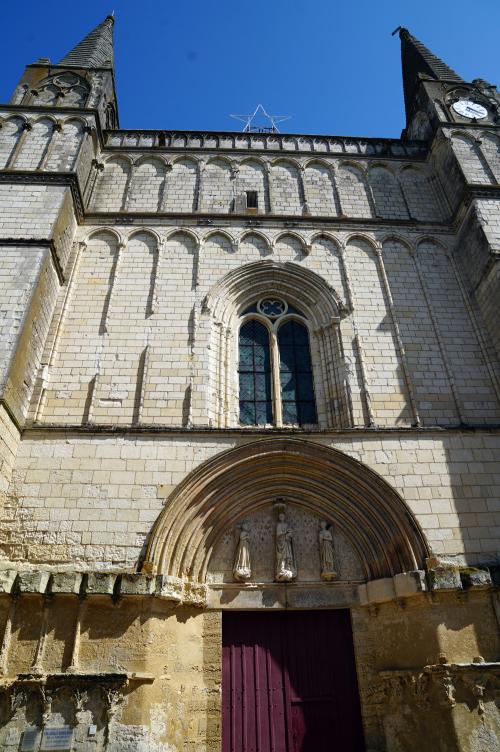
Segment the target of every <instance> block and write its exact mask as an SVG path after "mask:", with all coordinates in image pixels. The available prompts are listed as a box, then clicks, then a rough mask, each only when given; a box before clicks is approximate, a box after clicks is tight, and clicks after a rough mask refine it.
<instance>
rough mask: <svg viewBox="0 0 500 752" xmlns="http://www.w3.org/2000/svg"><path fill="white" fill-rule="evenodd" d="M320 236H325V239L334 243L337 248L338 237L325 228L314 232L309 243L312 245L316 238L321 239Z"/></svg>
mask: <svg viewBox="0 0 500 752" xmlns="http://www.w3.org/2000/svg"><path fill="white" fill-rule="evenodd" d="M322 238H325V239H326V240H330V241H331V242H332V243H335V245H336V246H337V248H338V247H339V246H340V242H339V239H338V238H336V237H335V235H332V233H331V232H327V231H326V230H319V232H315V233H314V235H313V236H312V237H311V240H310V241H309V244H310V245H311V246H312V245H313V243H315V242H316V241H317V240H321V239H322Z"/></svg>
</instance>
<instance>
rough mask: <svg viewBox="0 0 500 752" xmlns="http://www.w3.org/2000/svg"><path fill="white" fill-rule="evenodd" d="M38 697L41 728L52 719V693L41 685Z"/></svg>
mask: <svg viewBox="0 0 500 752" xmlns="http://www.w3.org/2000/svg"><path fill="white" fill-rule="evenodd" d="M40 695H41V698H42V708H43V709H42V726H46V725H47V724H48V723H49V722H50V719H51V717H52V702H53V699H54V695H53V691H52V690H51V689H47V687H46V686H44V685H43V684H41V685H40Z"/></svg>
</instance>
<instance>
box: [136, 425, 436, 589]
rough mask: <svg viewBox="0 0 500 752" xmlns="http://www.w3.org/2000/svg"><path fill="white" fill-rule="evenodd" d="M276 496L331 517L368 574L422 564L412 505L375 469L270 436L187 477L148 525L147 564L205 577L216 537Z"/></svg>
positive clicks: (424, 550) (423, 551)
mask: <svg viewBox="0 0 500 752" xmlns="http://www.w3.org/2000/svg"><path fill="white" fill-rule="evenodd" d="M277 497H284V498H285V499H286V500H287V501H288V502H289V503H290V504H294V505H297V506H299V507H301V508H302V509H304V510H306V511H309V512H310V513H312V514H315V515H317V516H320V517H326V518H327V519H331V520H333V521H334V522H335V524H336V525H337V526H338V529H339V530H340V531H341V532H342V533H343V534H344V535H345V536H346V537H347V538H348V539H349V541H350V542H351V544H352V545H353V547H354V548H355V550H356V552H357V554H358V556H359V558H360V561H361V562H362V565H363V568H364V571H365V576H366V578H367V579H378V578H383V577H392V576H393V575H395V574H398V573H400V572H407V571H411V570H414V569H419V568H420V569H421V568H423V566H424V561H425V558H426V557H427V556H428V555H429V547H428V544H427V542H426V539H425V537H424V534H423V533H422V531H421V529H420V527H419V525H418V523H417V522H416V520H415V518H414V516H413V514H412V513H411V511H410V509H409V507H408V506H407V505H406V503H405V501H404V500H403V499H402V497H401V496H400V495H399V494H398V493H397V492H396V491H395V489H394V488H393V487H392V486H390V485H389V484H388V483H387V481H385V480H384V479H383V478H382V477H381V476H379V475H378V474H377V473H376V472H374V471H373V470H371V469H370V468H369V467H367V466H366V465H363V464H362V463H360V462H359V461H358V460H355V459H353V458H352V457H349V456H348V455H346V454H344V453H343V452H340V451H338V450H336V449H331V448H329V447H326V446H324V445H321V444H317V443H314V442H311V441H305V440H298V439H290V438H279V437H273V438H270V439H263V440H260V441H256V442H250V443H249V444H245V445H244V446H241V447H237V448H236V449H230V450H228V451H226V452H222V453H221V454H218V455H217V456H216V457H214V458H213V459H211V460H208V461H207V462H205V463H203V464H202V465H201V466H200V467H198V468H197V469H195V470H194V471H193V472H192V473H191V474H190V475H188V476H187V478H186V479H185V480H184V481H183V482H182V483H181V484H180V485H179V486H178V487H177V488H176V490H175V491H174V493H173V494H172V496H171V497H170V498H169V501H168V504H167V506H166V507H165V509H164V510H163V511H162V512H161V514H160V516H159V517H158V519H157V521H156V523H155V525H154V527H153V530H152V534H151V539H150V542H149V547H148V553H147V566H148V567H150V568H152V570H153V571H154V572H160V573H162V574H168V575H172V576H176V577H185V578H190V579H192V580H194V581H197V582H204V581H205V578H206V574H207V570H208V566H209V562H210V558H211V555H212V553H213V551H214V550H215V547H216V545H217V543H218V541H219V540H220V538H221V537H222V536H223V535H224V534H225V533H226V532H227V530H228V529H230V528H231V527H232V526H234V525H235V524H236V523H237V521H238V520H239V519H241V518H242V517H243V516H244V515H247V514H249V513H251V512H254V511H258V510H259V509H262V508H265V507H266V506H268V505H270V504H272V503H273V501H274V500H275V499H276V498H277Z"/></svg>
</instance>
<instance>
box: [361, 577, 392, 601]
mask: <svg viewBox="0 0 500 752" xmlns="http://www.w3.org/2000/svg"><path fill="white" fill-rule="evenodd" d="M366 592H367V597H368V602H369V603H385V602H386V601H392V600H393V598H395V597H396V591H395V589H394V583H393V581H392V577H384V578H383V579H381V580H371V581H370V582H367V583H366Z"/></svg>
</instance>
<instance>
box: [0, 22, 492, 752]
mask: <svg viewBox="0 0 500 752" xmlns="http://www.w3.org/2000/svg"><path fill="white" fill-rule="evenodd" d="M113 25H114V19H113V18H112V17H108V18H106V19H105V20H104V21H103V22H102V23H101V24H99V25H98V26H97V27H96V28H95V29H94V30H93V31H91V32H90V34H89V35H88V36H87V37H86V38H85V39H84V40H82V42H81V43H80V44H78V45H77V46H76V47H75V48H74V49H73V50H72V51H71V52H70V53H68V55H66V56H65V57H64V58H63V59H62V60H61V61H60V62H59V63H57V64H52V63H51V62H50V61H49V60H47V59H41V60H39V61H38V62H36V63H34V64H31V65H28V66H27V68H26V70H25V72H24V74H23V76H22V78H21V81H20V83H19V85H18V86H17V87H16V90H15V91H14V94H13V96H12V99H11V101H10V102H9V103H6V104H3V105H0V504H1V510H2V525H1V530H0V746H1V747H2V749H5V750H19V749H48V748H49V746H50V744H51V743H53V744H55V743H56V742H55V741H52V742H51V739H52V740H54V739H56V738H59V739H63V738H64V739H66V740H69V741H66V742H65V743H66V744H68V745H71V749H72V750H75V752H90V750H92V751H93V752H100V750H110V751H112V752H126V751H127V750H130V751H132V750H134V752H137V751H138V750H143V751H144V752H145V751H146V750H154V751H156V752H189V751H192V752H243V750H240V749H239V747H238V745H237V743H236V742H234V739H236V738H237V732H238V728H239V726H238V723H240V724H241V723H243V721H242V720H241V718H240V716H239V715H238V712H239V711H238V707H239V706H238V705H237V701H236V700H235V699H234V697H236V696H237V695H238V692H243V691H246V690H244V688H243V685H242V686H235V687H234V688H233V689H234V692H233V695H232V697H233V699H232V700H231V699H230V701H229V702H230V703H231V702H233V703H234V704H233V705H231V708H232V709H231V708H230V710H231V713H232V715H231V718H232V719H233V720H231V721H228V717H229V716H228V712H229V710H228V709H227V707H226V706H224V704H223V703H222V701H221V698H223V697H230V693H229V694H228V688H227V681H228V678H227V677H228V674H227V672H226V673H225V668H224V666H225V665H226V664H224V651H223V644H225V643H224V640H225V639H226V637H227V630H226V631H225V626H224V625H225V624H227V618H228V617H227V614H228V612H229V611H235V610H237V611H241V612H243V613H244V614H247V615H248V618H250V617H251V612H259V613H260V612H262V613H265V612H278V611H279V612H282V613H284V614H285V616H286V614H287V612H289V611H295V610H307V611H310V612H319V611H320V610H321V609H329V610H334V609H342V610H344V611H345V613H347V612H348V613H349V619H350V623H351V626H352V640H353V644H354V655H355V664H356V665H355V668H354V664H353V676H354V682H355V685H356V687H357V688H356V689H355V691H356V693H357V695H359V704H360V709H361V715H362V722H363V733H364V739H365V749H366V750H367V751H369V752H421V750H422V749H423V748H426V749H429V750H438V749H439V750H440V751H441V752H455V751H457V750H460V752H494V750H500V718H499V711H498V698H499V696H500V695H499V690H500V640H499V623H500V599H499V598H500V596H499V590H498V588H499V584H500V547H499V538H500V533H499V531H500V501H499V499H500V474H499V450H500V360H499V359H500V328H499V326H498V320H499V319H498V302H499V300H500V272H499V269H500V266H499V258H500V184H499V181H500V127H499V125H498V123H499V122H500V96H499V95H498V92H497V90H496V88H495V87H494V86H492V85H491V84H489V83H488V82H486V81H484V80H482V79H476V80H474V81H472V82H467V81H464V80H463V79H462V78H461V77H460V76H459V75H458V74H457V73H455V71H453V70H451V69H450V68H449V67H448V66H447V65H446V64H445V63H444V62H443V61H441V60H439V58H437V57H436V56H435V55H433V54H432V53H431V52H430V51H429V50H428V49H427V48H426V47H425V46H424V45H423V44H422V43H421V42H419V41H418V40H416V39H415V38H414V37H413V36H412V35H411V34H410V33H409V32H408V31H407V30H405V29H401V30H400V37H401V45H402V67H403V86H404V94H405V106H406V115H407V125H406V128H405V130H404V131H403V133H402V136H401V138H400V139H387V138H380V139H367V138H361V137H360V138H356V137H347V138H343V137H337V136H316V135H307V134H295V135H294V134H280V133H274V132H272V133H260V132H250V133H232V132H231V133H230V132H220V133H219V132H206V131H188V132H179V131H173V130H163V131H131V130H123V129H121V128H120V127H119V121H118V107H117V101H116V94H115V86H114V67H113V65H114V63H113V38H112V35H113ZM468 108H469V109H470V113H472V115H473V116H472V115H471V116H469V115H470V113H469V110H468ZM464 113H465V114H464ZM225 619H226V621H225ZM349 619H348V620H347V621H349ZM346 623H347V622H346ZM349 639H351V638H349ZM334 645H335V642H334V638H333V636H332V646H334ZM254 648H255V650H257V648H258V646H253V647H252V650H253V649H254ZM334 649H335V648H334V647H332V650H334ZM255 655H257V652H256V653H255ZM336 691H340V690H336ZM346 691H347V690H346ZM254 700H255V698H253V699H252V702H254ZM337 700H338V697H337ZM337 700H336V699H335V697H334V698H333V699H332V700H331V702H333V703H334V705H335V702H336V701H337ZM334 705H333V706H332V707H334ZM318 712H319V711H318ZM332 712H333V711H332ZM318 717H319V716H318ZM353 717H354V716H353ZM310 723H312V725H310V726H309V732H311V733H313V732H314V722H310ZM344 723H347V721H346V720H345V719H344ZM228 724H229V725H228ZM231 724H233V725H231ZM306 725H307V724H306ZM228 728H229V729H232V731H227V729H228ZM332 733H334V732H333V731H332ZM343 733H347V734H348V733H349V729H348V728H347V730H346V729H345V728H344V730H343ZM58 735H59V736H58ZM353 738H354V737H353ZM356 738H360V737H356ZM332 739H333V737H332ZM282 742H283V745H284V746H283V748H282V749H281V748H280V750H279V752H296V750H294V749H292V747H291V746H290V745H288V746H287V744H288V742H287V741H286V740H282ZM60 743H62V741H61V742H60ZM326 743H327V740H325V739H323V740H320V741H319V742H318V743H317V744H326ZM332 743H333V742H332ZM353 743H354V742H353ZM356 743H357V742H356ZM30 745H31V746H30ZM47 745H49V746H47ZM53 748H55V747H53ZM325 749H326V747H325ZM328 749H329V747H328ZM356 749H358V747H356ZM277 752H278V751H277ZM301 752H310V749H309V747H305V748H304V749H301ZM314 752H323V748H321V749H320V748H319V747H318V746H316V747H315V748H314Z"/></svg>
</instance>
